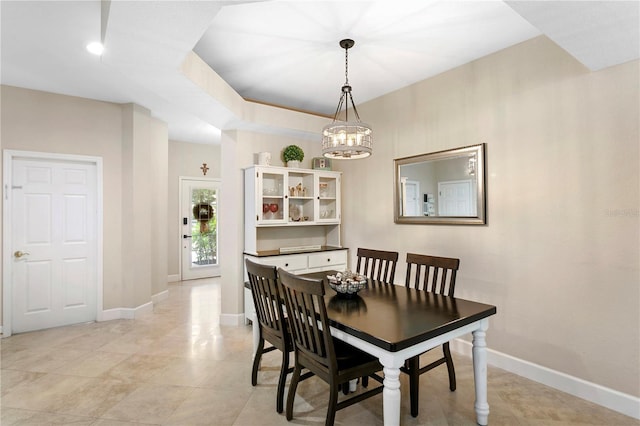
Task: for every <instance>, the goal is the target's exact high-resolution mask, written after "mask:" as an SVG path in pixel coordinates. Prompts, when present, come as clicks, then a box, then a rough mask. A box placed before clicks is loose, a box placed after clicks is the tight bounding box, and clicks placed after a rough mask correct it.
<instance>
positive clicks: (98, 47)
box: [87, 41, 104, 56]
mask: <svg viewBox="0 0 640 426" xmlns="http://www.w3.org/2000/svg"><path fill="white" fill-rule="evenodd" d="M87 50H88V51H89V52H91V53H93V54H94V55H98V56H100V55H102V52H104V46H103V45H102V43H100V42H98V41H94V42H92V43H89V44H87Z"/></svg>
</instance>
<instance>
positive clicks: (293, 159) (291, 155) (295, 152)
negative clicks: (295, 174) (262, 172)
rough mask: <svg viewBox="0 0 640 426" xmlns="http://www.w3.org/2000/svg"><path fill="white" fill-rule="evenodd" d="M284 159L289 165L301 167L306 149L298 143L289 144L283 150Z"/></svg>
mask: <svg viewBox="0 0 640 426" xmlns="http://www.w3.org/2000/svg"><path fill="white" fill-rule="evenodd" d="M282 159H283V160H284V161H285V163H287V167H300V162H301V161H302V160H303V159H304V151H303V150H302V148H300V147H299V146H298V145H289V146H287V147H286V148H285V149H284V150H283V151H282Z"/></svg>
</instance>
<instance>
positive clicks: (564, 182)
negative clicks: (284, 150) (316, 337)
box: [342, 37, 640, 396]
mask: <svg viewBox="0 0 640 426" xmlns="http://www.w3.org/2000/svg"><path fill="white" fill-rule="evenodd" d="M638 75H639V63H638V61H635V62H631V63H627V64H623V65H619V66H616V67H612V68H609V69H606V70H603V71H599V72H589V71H588V70H587V69H585V68H584V67H583V66H582V65H581V64H579V63H578V62H577V61H575V60H574V59H573V58H572V57H570V56H569V55H568V54H566V53H565V52H564V51H562V50H561V49H560V48H558V47H557V46H556V45H554V44H553V43H552V42H550V41H549V40H547V39H546V38H544V37H540V38H536V39H534V40H531V41H528V42H525V43H522V44H520V45H517V46H514V47H512V48H509V49H506V50H504V51H501V52H498V53H496V54H494V55H491V56H489V57H486V58H483V59H480V60H478V61H475V62H473V63H470V64H467V65H464V66H462V67H460V68H457V69H455V70H453V71H450V72H447V73H444V74H441V75H439V76H436V77H435V78H432V79H429V80H426V81H423V82H421V83H418V84H415V85H413V86H411V87H408V88H405V89H403V90H399V91H397V92H395V93H392V94H390V95H388V96H383V97H381V98H378V99H376V100H374V101H371V102H369V103H365V104H362V105H359V106H358V108H359V110H360V111H359V112H360V116H361V117H363V119H364V120H365V121H367V122H368V123H371V124H372V126H373V128H374V131H375V136H374V137H375V139H374V154H373V155H372V157H370V158H369V159H367V160H361V161H354V162H350V163H349V167H348V168H346V167H343V171H344V176H343V200H342V202H343V224H344V226H343V244H344V245H345V246H346V247H349V248H350V249H351V250H350V255H351V261H352V262H353V256H354V253H355V248H357V247H358V246H364V247H371V248H381V249H392V250H397V251H399V252H400V259H401V261H402V262H401V263H402V264H404V258H405V256H406V253H407V252H417V253H428V254H434V255H441V256H452V257H459V258H460V259H461V264H460V274H459V275H458V286H457V287H456V296H458V297H462V298H468V299H472V300H477V301H481V302H486V303H490V304H494V305H496V306H497V309H498V314H497V315H496V316H495V317H494V318H492V320H491V326H490V329H489V331H488V335H487V341H488V345H489V347H490V348H491V349H494V350H497V351H500V352H502V353H505V354H508V355H512V356H514V357H517V358H520V359H523V360H527V361H531V362H533V363H536V364H539V365H542V366H546V367H549V368H551V369H554V370H557V371H561V372H564V373H567V374H569V375H572V376H575V377H579V378H582V379H584V380H587V381H590V382H594V383H597V384H600V385H603V386H606V387H610V388H612V389H615V390H618V391H621V392H625V393H628V394H631V395H635V396H640V370H639V368H640V334H639V333H638V325H639V324H640V286H639V282H640V281H639V271H640V268H639V259H640V253H639V235H640V233H639V229H640V228H639V224H638V219H639V216H640V215H639V205H640V200H639V182H640V176H639V172H638V170H639V167H638V160H639V145H640V144H639V140H640V134H639V130H638V126H639V124H638V122H639V120H638V118H639V116H640V114H639V104H640V102H639V100H640V95H639V90H638V85H639V80H638ZM482 142H485V143H486V144H487V154H488V160H487V180H488V184H487V185H488V187H487V188H488V225H487V226H443V225H396V224H394V222H393V204H392V197H393V159H394V158H399V157H405V156H409V155H415V154H420V153H426V152H433V151H439V150H443V149H447V148H454V147H459V146H465V145H472V144H477V143H482ZM343 164H344V163H343ZM404 274H405V268H404V265H401V266H400V267H399V268H398V271H397V277H400V279H402V278H403V277H404Z"/></svg>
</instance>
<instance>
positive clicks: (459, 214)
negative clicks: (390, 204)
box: [393, 144, 487, 225]
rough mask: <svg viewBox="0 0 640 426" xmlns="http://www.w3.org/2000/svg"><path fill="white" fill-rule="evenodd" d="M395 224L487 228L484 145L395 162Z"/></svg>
mask: <svg viewBox="0 0 640 426" xmlns="http://www.w3.org/2000/svg"><path fill="white" fill-rule="evenodd" d="M393 162H394V169H395V186H394V221H395V223H413V224H447V225H485V224H486V223H487V221H486V200H485V196H486V186H485V185H486V183H485V144H479V145H471V146H465V147H462V148H456V149H449V150H446V151H439V152H432V153H429V154H422V155H414V156H412V157H405V158H397V159H395V160H393Z"/></svg>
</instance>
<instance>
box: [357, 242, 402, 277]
mask: <svg viewBox="0 0 640 426" xmlns="http://www.w3.org/2000/svg"><path fill="white" fill-rule="evenodd" d="M396 263H398V252H397V251H384V250H373V249H367V248H358V263H357V265H356V272H357V273H359V274H361V275H364V276H365V277H368V278H371V279H372V280H376V281H382V282H385V283H388V284H393V280H394V279H395V276H396Z"/></svg>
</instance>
